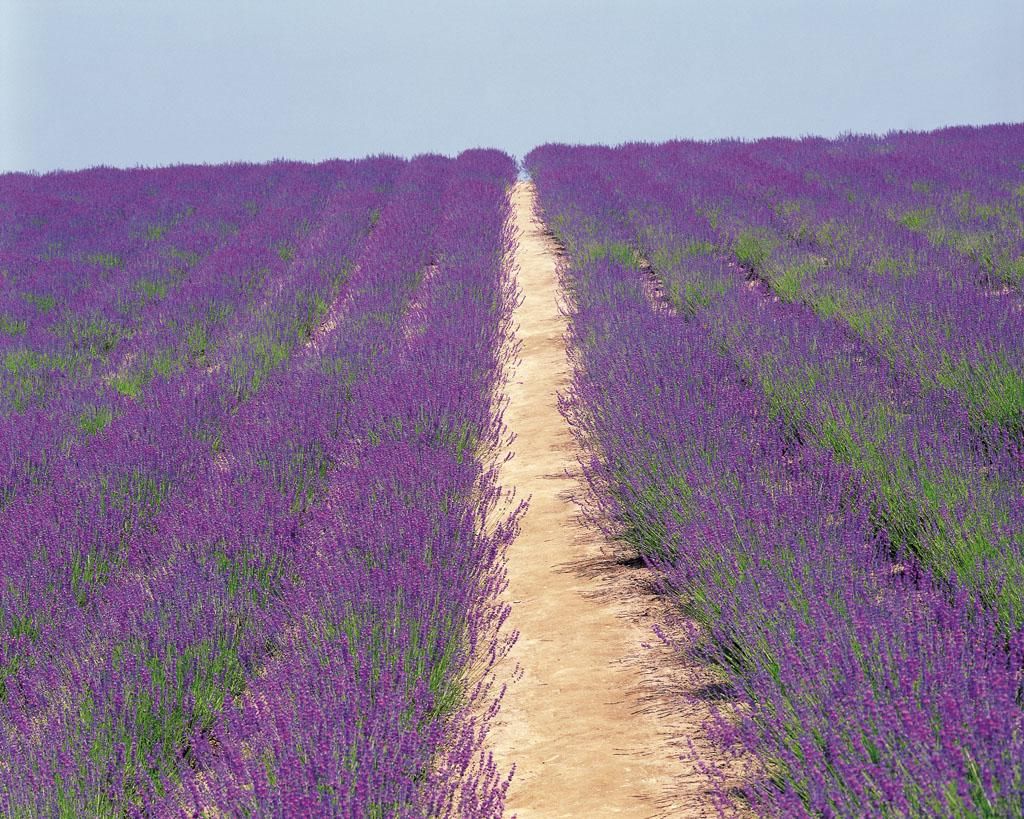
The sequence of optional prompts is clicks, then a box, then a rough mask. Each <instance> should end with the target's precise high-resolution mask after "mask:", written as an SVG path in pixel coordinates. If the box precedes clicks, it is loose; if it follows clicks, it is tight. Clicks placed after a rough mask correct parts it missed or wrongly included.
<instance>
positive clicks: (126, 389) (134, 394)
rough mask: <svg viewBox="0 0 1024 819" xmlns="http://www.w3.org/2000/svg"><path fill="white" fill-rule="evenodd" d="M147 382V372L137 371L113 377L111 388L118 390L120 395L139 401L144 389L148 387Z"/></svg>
mask: <svg viewBox="0 0 1024 819" xmlns="http://www.w3.org/2000/svg"><path fill="white" fill-rule="evenodd" d="M147 381H148V379H147V378H146V374H145V372H144V371H142V370H136V371H134V372H128V373H121V374H118V375H115V376H113V377H112V378H111V379H110V386H111V387H113V388H114V389H115V390H117V393H118V395H124V396H126V397H128V398H131V399H138V397H139V396H140V395H142V388H143V387H144V386H146V383H147Z"/></svg>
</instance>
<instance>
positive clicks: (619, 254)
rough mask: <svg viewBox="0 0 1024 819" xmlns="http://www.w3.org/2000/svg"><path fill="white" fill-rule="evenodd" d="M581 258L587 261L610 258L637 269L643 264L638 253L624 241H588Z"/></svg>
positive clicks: (617, 262) (624, 265)
mask: <svg viewBox="0 0 1024 819" xmlns="http://www.w3.org/2000/svg"><path fill="white" fill-rule="evenodd" d="M583 258H584V260H585V261H587V262H596V261H600V260H602V259H610V260H611V261H613V262H615V263H616V264H619V265H622V266H623V267H632V268H635V269H637V270H639V269H640V268H641V267H642V266H643V265H642V260H641V257H640V254H639V253H638V252H637V251H636V249H635V248H633V247H632V246H630V245H628V244H626V243H625V242H590V243H588V244H587V245H586V246H585V247H584V249H583Z"/></svg>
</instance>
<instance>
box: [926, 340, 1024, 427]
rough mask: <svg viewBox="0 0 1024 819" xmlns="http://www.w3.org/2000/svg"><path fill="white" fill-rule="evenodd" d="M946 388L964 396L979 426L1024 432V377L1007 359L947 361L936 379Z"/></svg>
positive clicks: (946, 359) (943, 363)
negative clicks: (990, 425) (990, 424)
mask: <svg viewBox="0 0 1024 819" xmlns="http://www.w3.org/2000/svg"><path fill="white" fill-rule="evenodd" d="M935 377H936V380H937V381H938V382H939V383H940V384H941V385H942V386H944V387H947V388H949V389H951V390H955V391H956V392H958V393H959V394H960V395H962V396H963V397H964V398H965V400H966V403H967V406H968V410H969V411H970V412H971V414H972V416H973V418H974V419H975V421H976V422H978V423H979V424H982V425H983V424H985V423H992V424H997V425H999V426H1002V427H1004V428H1006V429H1009V430H1011V431H1014V432H1021V431H1024V374H1022V373H1021V372H1019V371H1018V370H1017V369H1015V368H1014V367H1012V366H1011V365H1010V364H1009V363H1008V362H1007V361H1006V360H1005V359H1002V358H992V357H984V358H982V359H981V360H980V361H976V362H972V361H969V360H967V359H966V358H964V359H960V360H959V361H953V360H951V359H950V358H949V357H948V356H946V357H944V358H943V361H942V364H941V365H940V366H939V369H938V372H937V373H936V375H935Z"/></svg>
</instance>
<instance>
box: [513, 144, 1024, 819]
mask: <svg viewBox="0 0 1024 819" xmlns="http://www.w3.org/2000/svg"><path fill="white" fill-rule="evenodd" d="M526 166H527V168H529V170H530V172H531V174H532V176H533V178H534V179H535V180H536V183H537V186H538V190H539V194H540V201H541V204H542V207H543V212H544V216H545V219H546V220H547V222H548V224H549V226H550V228H551V230H552V231H553V232H554V234H555V235H556V236H557V238H558V240H559V242H560V243H561V245H562V246H563V247H564V248H565V253H566V264H565V265H564V267H563V272H562V278H563V286H564V288H565V290H566V292H567V295H568V300H569V312H570V317H571V339H570V341H571V349H572V350H573V354H574V356H575V361H576V365H577V366H576V373H575V378H574V381H573V383H572V387H571V390H570V392H569V394H568V395H567V396H566V398H565V401H564V407H565V411H566V414H567V417H568V418H569V420H570V422H571V424H572V425H573V427H574V429H575V431H576V434H577V436H578V437H579V438H580V440H581V441H582V442H583V444H584V446H585V447H586V448H587V451H588V452H589V458H588V460H587V461H586V464H585V471H586V475H587V479H588V481H589V483H590V485H591V486H592V487H593V489H594V497H595V498H596V501H594V502H593V503H592V509H591V512H592V514H593V516H594V517H595V518H596V519H597V520H598V521H604V522H605V525H606V526H610V527H611V528H612V530H613V531H614V532H615V533H617V534H619V535H621V536H622V537H625V538H626V539H628V540H629V542H631V543H632V544H633V545H634V546H635V548H636V549H637V550H638V552H639V553H640V554H641V555H642V556H643V557H644V559H645V560H646V561H648V562H649V563H650V564H651V565H653V566H654V567H655V568H656V569H657V570H658V571H659V572H660V574H661V576H662V577H663V578H664V586H665V593H666V594H668V595H670V596H671V597H672V598H673V599H674V600H675V603H676V605H677V607H678V609H679V610H680V611H681V612H682V613H684V614H685V615H686V616H688V617H690V618H692V619H693V620H694V621H695V622H696V623H697V624H699V627H700V629H701V633H702V635H703V638H702V642H701V651H702V652H703V654H704V656H706V658H707V661H708V663H710V664H711V665H712V666H713V668H714V669H715V670H716V672H717V674H718V676H719V679H720V681H721V689H720V699H721V705H720V707H718V708H717V709H716V710H717V719H716V720H715V721H714V722H715V724H714V725H713V726H711V727H710V730H711V731H712V732H713V733H714V734H715V735H716V736H717V739H718V742H719V744H720V747H721V748H722V749H723V750H724V751H728V752H729V753H728V754H726V755H724V756H723V759H725V760H728V759H732V758H734V757H736V756H739V757H740V758H742V759H743V760H744V765H745V771H744V779H745V781H744V782H743V784H742V786H741V787H740V788H739V789H738V791H737V790H736V789H735V788H733V789H732V790H730V789H728V788H726V787H725V785H724V783H725V782H726V781H727V780H726V770H725V769H726V768H727V767H728V766H727V765H725V764H720V765H716V764H714V763H713V762H707V764H705V765H704V766H703V768H704V770H705V771H706V772H707V773H708V774H709V775H710V776H712V777H713V778H714V777H716V776H717V777H718V779H719V782H720V783H722V784H720V786H719V789H718V790H719V797H720V802H722V803H724V805H725V806H726V807H732V808H736V807H742V806H746V807H748V808H750V809H752V810H753V811H754V812H755V813H757V814H759V815H767V816H803V815H809V816H851V817H852V816H1020V815H1024V712H1022V704H1024V703H1022V695H1024V689H1022V672H1024V629H1022V626H1024V450H1022V444H1024V346H1022V345H1024V300H1022V293H1021V287H1022V284H1024V276H1022V270H1021V265H1022V264H1024V127H1021V126H1005V127H989V128H982V129H949V130H945V131H938V132H934V133H930V134H899V135H893V136H890V137H888V138H884V139H876V138H848V139H843V140H838V141H833V142H829V141H825V140H810V139H809V140H804V141H791V140H765V141H760V142H754V143H738V142H721V143H713V144H699V143H687V142H675V143H669V144H664V145H657V146H652V145H644V144H634V145H625V146H622V147H620V148H616V149H611V148H600V147H594V148H569V147H564V146H554V145H548V146H543V147H540V148H537V149H535V150H534V151H533V152H532V153H531V154H530V155H528V156H527V158H526ZM737 793H738V798H736V797H737Z"/></svg>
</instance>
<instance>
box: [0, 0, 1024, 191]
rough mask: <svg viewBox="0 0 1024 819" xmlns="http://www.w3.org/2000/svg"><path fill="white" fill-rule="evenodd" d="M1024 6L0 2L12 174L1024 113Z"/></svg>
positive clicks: (907, 125) (914, 0) (850, 127)
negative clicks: (13, 171)
mask: <svg viewBox="0 0 1024 819" xmlns="http://www.w3.org/2000/svg"><path fill="white" fill-rule="evenodd" d="M1022 43H1024V2H1021V0H960V1H959V2H946V1H945V0H851V1H850V2H847V1H846V0H745V1H744V2H740V0H705V1H704V2H696V0H515V2H506V0H448V1H447V2H431V1H430V0H419V2H394V0H360V2H347V0H335V1H334V2H331V1H330V0H316V1H314V0H280V2H262V1H261V0H239V1H238V2H225V1H224V0H173V2H157V0H152V1H151V0H83V1H82V2H72V1H71V0H0V171H10V170H38V171H47V170H53V169H58V168H64V169H71V168H82V167H89V166H93V165H99V164H104V165H114V166H120V167H127V166H135V165H166V164H175V163H183V162H224V161H229V160H247V161H265V160H270V159H274V158H278V157H287V158H290V159H301V160H311V161H315V160H320V159H326V158H329V157H359V156H366V155H369V154H377V153H394V154H399V155H403V156H411V155H415V154H418V153H425V152H439V153H445V154H454V153H457V152H459V151H461V150H463V149H466V148H471V147H480V146H489V147H497V148H502V149H504V150H506V151H508V152H510V153H512V154H514V155H516V156H519V157H521V156H522V155H524V154H525V153H526V152H527V151H529V150H530V148H532V147H534V146H536V145H538V144H542V143H545V142H570V143H580V142H586V143H595V142H599V143H606V144H617V143H620V142H624V141H634V140H645V141H662V140H666V139H673V138H693V139H715V138H723V137H742V138H756V137H761V136H771V135H782V136H802V135H807V134H816V135H822V136H836V135H838V134H841V133H849V132H856V133H883V132H886V131H889V130H897V129H900V130H903V129H914V130H923V129H931V128H936V127H940V126H944V125H954V124H985V123H993V122H1021V121H1024V48H1022V47H1021V44H1022Z"/></svg>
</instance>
